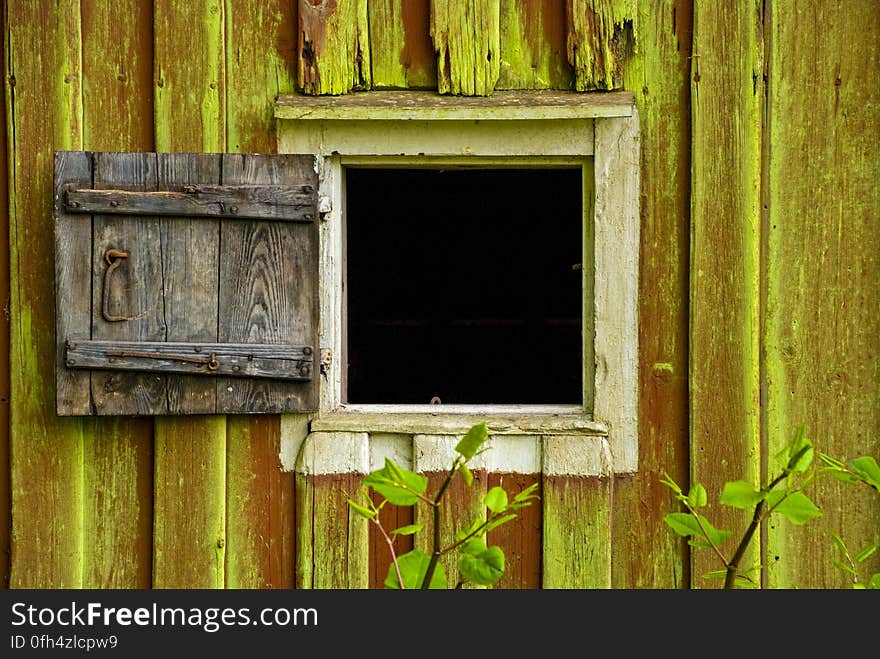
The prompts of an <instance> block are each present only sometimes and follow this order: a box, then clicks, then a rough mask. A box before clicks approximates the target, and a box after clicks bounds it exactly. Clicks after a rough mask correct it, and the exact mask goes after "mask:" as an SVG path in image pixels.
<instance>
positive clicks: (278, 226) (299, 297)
mask: <svg viewBox="0 0 880 659" xmlns="http://www.w3.org/2000/svg"><path fill="white" fill-rule="evenodd" d="M223 179H224V183H227V184H236V185H241V184H255V183H261V184H267V185H271V184H278V183H280V182H282V181H288V182H296V184H298V185H308V186H310V187H311V188H312V189H317V174H316V173H315V170H314V166H313V159H312V158H311V157H309V156H266V155H256V154H254V155H242V154H226V155H224V157H223ZM316 231H317V227H316V226H314V225H308V224H303V225H299V224H289V223H278V222H274V223H272V222H239V221H233V220H224V221H223V223H222V227H221V233H222V236H223V240H222V244H221V247H220V249H221V254H220V257H219V272H220V274H219V282H220V291H219V295H220V308H219V339H220V341H223V342H229V343H241V342H263V343H289V344H294V345H308V346H315V347H316V346H317V313H318V312H317V304H318V295H317V289H316V286H317V268H318V261H317V237H316ZM313 371H314V369H311V370H310V371H309V375H310V377H311V375H313V374H314V373H313ZM318 382H319V379H318V378H317V377H315V378H313V379H312V384H310V385H302V384H293V383H291V384H286V383H278V382H273V383H272V384H271V386H270V385H268V384H266V383H260V382H256V381H249V380H243V379H240V378H238V379H234V380H233V379H221V380H219V381H218V382H217V402H218V411H228V410H232V409H235V408H236V407H241V406H242V403H244V404H243V407H245V408H246V409H247V410H249V411H253V412H290V411H300V412H302V411H311V410H316V409H317V407H318V399H317V393H318V391H317V383H318Z"/></svg>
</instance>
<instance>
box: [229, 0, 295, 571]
mask: <svg viewBox="0 0 880 659" xmlns="http://www.w3.org/2000/svg"><path fill="white" fill-rule="evenodd" d="M297 5H298V3H297V2H290V0H271V1H270V2H265V3H260V4H255V3H253V2H249V1H248V0H227V2H226V21H227V23H226V25H227V29H226V31H225V37H226V54H227V57H226V122H227V123H226V140H227V144H226V150H227V151H230V152H244V153H275V152H276V133H275V121H274V119H273V114H274V112H273V107H274V102H275V99H276V97H277V96H278V95H279V94H289V93H292V92H294V91H295V90H296V73H297V68H298V67H297V55H298V52H297V47H298V41H299V35H298V19H297ZM232 26H235V27H234V29H233V27H232ZM255 35H258V38H254V36H255ZM286 421H287V422H286V423H285V425H284V427H285V429H287V432H288V433H290V432H291V430H290V429H291V428H297V429H299V428H301V429H302V430H301V433H302V439H304V438H305V433H306V432H307V417H300V416H299V415H290V416H288V417H287V420H286ZM300 421H302V422H300ZM298 434H299V433H298ZM281 435H282V424H281V419H280V417H278V416H255V415H242V416H229V417H227V420H226V456H227V468H226V479H227V485H226V505H227V511H228V512H227V529H226V533H227V535H226V542H227V544H226V547H227V552H226V579H227V586H229V587H232V588H290V587H292V586H293V585H294V584H295V580H294V569H295V565H296V563H295V560H296V557H295V554H296V551H295V549H296V537H295V533H296V532H295V530H294V522H295V519H296V517H295V510H294V507H295V506H294V502H295V493H294V486H295V484H294V475H293V473H291V472H290V471H288V472H284V471H283V470H282V469H281V468H279V465H278V459H279V454H280V453H281V452H282V442H283V440H282V436H281ZM286 439H287V441H292V440H291V438H290V437H289V436H288V437H287V438H286ZM267 506H268V510H269V513H268V514H267V513H266V509H267Z"/></svg>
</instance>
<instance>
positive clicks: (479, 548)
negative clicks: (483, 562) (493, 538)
mask: <svg viewBox="0 0 880 659" xmlns="http://www.w3.org/2000/svg"><path fill="white" fill-rule="evenodd" d="M459 549H460V550H461V552H462V553H464V554H469V555H471V556H479V555H480V554H482V553H483V552H484V551H486V543H485V542H484V541H483V539H482V538H470V539H469V540H468V541H467V542H465V543H464V544H463V545H462V546H461V547H459Z"/></svg>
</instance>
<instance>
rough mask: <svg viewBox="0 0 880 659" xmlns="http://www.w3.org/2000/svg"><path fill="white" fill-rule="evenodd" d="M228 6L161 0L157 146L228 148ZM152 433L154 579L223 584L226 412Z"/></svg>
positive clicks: (157, 13) (172, 584)
mask: <svg viewBox="0 0 880 659" xmlns="http://www.w3.org/2000/svg"><path fill="white" fill-rule="evenodd" d="M224 10H225V8H224V5H223V4H222V3H221V2H220V1H219V0H199V1H198V2H179V1H177V0H156V1H155V3H154V7H153V26H154V28H153V29H154V42H153V44H154V45H153V70H154V76H155V81H156V82H155V85H156V87H155V95H154V112H155V115H154V122H155V135H156V138H155V139H156V149H157V150H158V151H165V152H199V151H205V152H218V151H220V152H222V151H224V150H225V148H226V139H225V138H226V93H225V86H224V85H225V79H226V66H225V63H226V59H227V58H226V53H225V48H224V41H223V34H224V25H225V15H224ZM181 53H186V54H187V56H186V57H181ZM154 441H155V488H154V497H155V510H154V518H153V519H154V521H153V525H154V540H153V584H154V586H155V587H161V588H188V587H193V588H222V587H223V586H224V583H225V577H224V571H225V565H224V563H225V545H226V537H225V533H226V531H225V517H226V510H225V501H226V418H225V417H223V416H205V417H191V418H181V417H157V418H156V419H155V440H154Z"/></svg>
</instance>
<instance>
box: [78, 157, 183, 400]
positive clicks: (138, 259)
mask: <svg viewBox="0 0 880 659" xmlns="http://www.w3.org/2000/svg"><path fill="white" fill-rule="evenodd" d="M94 171H95V173H94V179H95V187H96V188H106V187H113V188H122V187H125V188H134V189H142V190H143V189H150V190H155V188H156V174H157V173H156V156H155V155H154V154H148V153H120V154H114V153H96V154H94ZM93 224H94V239H93V246H92V264H93V270H92V272H93V275H92V336H93V338H94V339H96V340H112V341H161V340H164V339H165V336H166V319H165V310H164V301H163V286H162V262H161V256H162V252H161V249H160V235H159V224H158V222H157V221H156V219H155V218H150V217H147V216H140V217H126V216H121V215H96V216H94V220H93ZM110 249H117V250H124V251H128V252H129V253H130V256H129V257H128V258H126V259H124V263H123V264H122V265H121V266H119V267H118V268H116V270H114V271H113V272H112V273H111V275H110V277H109V280H110V284H109V289H108V290H109V299H108V300H106V304H107V307H108V309H109V310H110V312H111V313H112V314H114V315H119V316H125V317H130V318H131V320H125V321H119V322H108V321H106V320H105V319H104V318H103V316H102V313H101V312H102V307H103V305H104V303H105V300H104V299H103V298H104V282H105V278H106V277H107V272H108V269H109V265H108V263H107V261H106V259H105V254H106V252H107V251H108V250H110ZM92 399H93V401H94V405H95V411H96V413H97V414H99V415H117V414H162V413H164V412H165V410H166V402H165V376H164V375H158V374H150V375H134V374H122V373H98V372H95V373H93V374H92Z"/></svg>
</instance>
